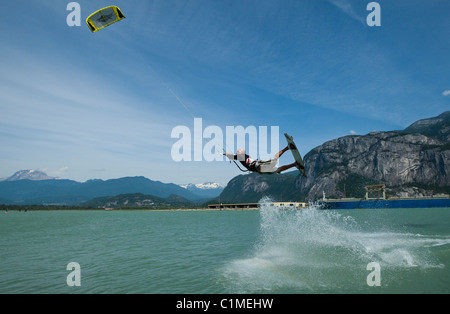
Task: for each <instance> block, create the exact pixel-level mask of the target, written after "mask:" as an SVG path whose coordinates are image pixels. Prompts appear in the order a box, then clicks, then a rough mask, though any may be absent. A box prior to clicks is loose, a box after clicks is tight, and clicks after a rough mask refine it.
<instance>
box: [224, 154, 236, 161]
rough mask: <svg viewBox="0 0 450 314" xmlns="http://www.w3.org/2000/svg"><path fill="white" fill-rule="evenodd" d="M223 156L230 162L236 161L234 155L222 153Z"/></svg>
mask: <svg viewBox="0 0 450 314" xmlns="http://www.w3.org/2000/svg"><path fill="white" fill-rule="evenodd" d="M223 155H224V156H227V158H228V159H230V160H236V159H237V156H236V155H233V154H230V153H224V154H223Z"/></svg>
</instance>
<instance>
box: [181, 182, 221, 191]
mask: <svg viewBox="0 0 450 314" xmlns="http://www.w3.org/2000/svg"><path fill="white" fill-rule="evenodd" d="M180 186H181V187H182V188H185V189H187V190H189V189H192V188H197V189H200V190H215V189H223V185H221V184H220V183H217V182H205V183H197V184H194V183H189V184H183V185H180Z"/></svg>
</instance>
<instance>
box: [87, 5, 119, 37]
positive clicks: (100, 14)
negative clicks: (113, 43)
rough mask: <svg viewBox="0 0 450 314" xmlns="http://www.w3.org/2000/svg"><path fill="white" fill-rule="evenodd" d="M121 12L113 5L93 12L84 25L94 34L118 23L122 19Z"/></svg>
mask: <svg viewBox="0 0 450 314" xmlns="http://www.w3.org/2000/svg"><path fill="white" fill-rule="evenodd" d="M124 18H125V15H123V13H122V11H120V9H119V8H118V7H116V6H115V5H112V6H109V7H106V8H103V9H100V10H98V11H95V12H94V13H92V14H91V15H89V16H88V18H87V19H86V24H87V25H88V26H89V28H90V30H91V31H92V32H93V33H95V32H96V31H99V30H101V29H102V28H105V27H107V26H109V25H111V24H113V23H116V22H119V21H120V20H122V19H124Z"/></svg>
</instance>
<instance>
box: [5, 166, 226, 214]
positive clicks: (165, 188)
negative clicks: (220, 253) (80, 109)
mask: <svg viewBox="0 0 450 314" xmlns="http://www.w3.org/2000/svg"><path fill="white" fill-rule="evenodd" d="M39 178H40V179H39ZM205 191H208V190H205ZM196 192H197V193H196ZM220 192H221V189H220V188H219V189H217V190H216V191H215V193H214V192H213V189H209V191H208V192H207V193H210V195H212V196H211V197H209V196H208V197H207V196H205V195H203V194H201V193H198V191H190V190H189V189H187V188H183V187H181V186H179V185H176V184H173V183H162V182H159V181H153V180H150V179H147V178H145V177H124V178H119V179H111V180H106V181H104V180H99V179H95V180H88V181H86V182H77V181H73V180H66V179H58V178H52V177H48V176H47V175H46V174H45V173H43V172H42V171H38V170H21V171H18V172H16V173H15V174H13V175H12V176H11V177H9V178H6V179H3V180H2V181H0V203H3V204H14V205H24V204H38V205H43V204H58V205H78V204H80V203H84V202H87V201H89V200H91V199H93V198H98V197H111V196H116V195H120V194H133V193H142V194H143V195H151V196H154V197H158V198H167V197H170V196H171V195H177V196H179V197H182V198H184V199H186V200H188V201H190V202H194V203H199V202H204V201H205V200H206V199H208V198H212V197H216V196H217V195H219V194H220Z"/></svg>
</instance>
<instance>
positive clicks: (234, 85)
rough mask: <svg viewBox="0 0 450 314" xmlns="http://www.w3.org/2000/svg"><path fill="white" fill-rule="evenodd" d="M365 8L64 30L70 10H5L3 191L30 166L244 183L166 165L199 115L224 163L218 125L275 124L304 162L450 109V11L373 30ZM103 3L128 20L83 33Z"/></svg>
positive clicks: (331, 4)
mask: <svg viewBox="0 0 450 314" xmlns="http://www.w3.org/2000/svg"><path fill="white" fill-rule="evenodd" d="M369 2H370V1H364V0H295V1H294V0H283V1H278V0H245V1H242V0H208V1H205V0H152V1H145V0H133V1H125V0H115V1H100V0H99V1H96V0H89V1H87V0H86V1H77V3H78V4H79V6H80V9H81V11H80V17H81V25H80V26H69V25H68V23H67V17H68V15H69V14H71V13H72V10H67V5H68V4H69V3H70V1H54V0H22V1H16V0H6V1H3V2H2V10H1V11H0V39H1V49H0V60H1V61H0V178H2V177H9V176H11V175H12V174H14V173H15V172H16V171H18V170H22V169H38V170H42V171H45V172H46V173H47V174H48V175H50V176H55V177H60V178H64V179H71V180H76V181H80V182H84V181H86V180H89V179H103V180H107V179H114V178H120V177H127V176H144V177H147V178H149V179H151V180H158V181H161V182H165V183H176V184H186V183H203V182H219V183H222V184H224V185H226V184H227V182H228V181H229V180H231V179H232V178H233V177H234V176H236V175H239V174H242V173H241V172H240V171H239V169H237V168H236V167H235V165H233V164H230V163H229V162H227V161H217V160H214V161H207V160H204V159H202V160H200V161H193V160H191V161H189V160H187V161H186V160H182V161H175V160H174V158H173V147H174V145H175V144H176V143H177V142H178V141H180V140H181V139H183V141H185V140H187V138H188V135H187V133H186V134H184V135H183V137H181V136H179V137H174V136H172V132H173V131H174V129H175V130H176V129H177V127H180V126H181V127H184V129H188V130H190V132H191V134H190V137H189V139H191V146H189V147H188V145H187V144H186V145H185V146H184V147H186V150H185V151H184V152H187V153H189V154H190V155H191V156H192V159H193V156H194V151H195V147H194V141H195V140H194V133H195V130H194V129H195V127H194V118H201V121H202V126H201V130H202V131H203V130H205V129H207V128H208V127H216V128H215V130H222V131H223V135H224V141H223V143H224V144H223V147H222V149H224V150H226V151H228V152H233V151H235V150H236V149H237V145H238V144H235V146H233V147H230V145H227V144H226V132H225V131H226V127H227V126H231V127H237V126H242V127H243V128H247V127H252V126H253V127H255V128H256V129H257V130H258V132H259V133H258V137H261V133H262V131H261V130H263V129H261V130H260V129H259V127H260V126H262V127H267V128H268V130H269V131H270V130H271V127H274V126H276V127H278V130H279V133H276V132H274V134H275V137H277V138H278V142H279V147H280V148H283V146H284V145H285V139H284V136H283V133H285V132H287V133H289V134H290V135H292V136H293V137H294V140H295V141H296V143H297V146H298V148H299V150H300V152H301V154H302V155H303V156H304V155H305V154H307V153H308V152H309V151H310V150H311V149H313V148H315V147H317V146H320V145H321V144H323V143H324V142H326V141H329V140H332V139H335V138H338V137H342V136H347V135H365V134H367V133H369V132H372V131H391V130H401V129H404V128H405V127H407V126H408V125H410V124H412V123H413V122H415V121H417V120H419V119H424V118H429V117H434V116H437V115H439V114H441V113H442V112H444V111H447V110H450V109H449V108H450V74H449V73H450V58H449V51H450V19H449V18H448V16H449V12H450V2H449V1H448V0H430V1H419V0H410V1H403V0H402V1H400V0H389V1H386V0H385V1H377V3H378V4H379V6H380V9H381V11H380V15H379V17H380V21H381V25H380V26H372V27H370V26H368V24H367V16H368V15H369V14H370V13H371V11H369V10H367V5H368V4H369ZM108 5H117V6H118V7H119V8H120V9H121V10H122V12H123V13H124V15H125V16H126V19H124V20H122V21H120V22H118V23H115V24H113V25H111V26H109V27H107V28H105V29H103V30H100V31H98V32H96V33H91V31H90V30H89V29H88V27H87V26H86V23H85V20H86V18H87V17H88V15H89V14H90V13H92V12H94V11H96V10H98V9H100V8H103V7H105V6H108ZM197 127H198V126H197ZM200 134H201V133H200ZM271 134H272V133H271V132H268V136H269V137H270V136H271ZM215 135H217V134H215ZM210 140H211V139H209V138H206V137H205V138H204V139H203V142H200V147H201V148H202V147H204V145H205V144H206V143H208V142H209V141H210ZM248 141H250V139H249V140H248ZM274 142H276V141H274ZM183 143H187V142H183ZM198 143H199V142H197V144H198ZM256 144H257V143H256ZM246 145H251V143H247V144H246ZM268 145H269V146H270V144H268ZM246 148H248V149H249V146H246ZM189 149H192V151H189ZM213 153H215V154H218V155H219V156H218V158H217V159H221V158H222V157H221V156H220V154H219V152H215V151H213ZM267 153H270V154H271V153H272V152H267ZM252 157H253V158H259V157H260V156H252ZM291 162H293V159H292V156H291V155H289V153H287V154H286V155H283V156H282V157H281V158H280V164H285V163H291Z"/></svg>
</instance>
